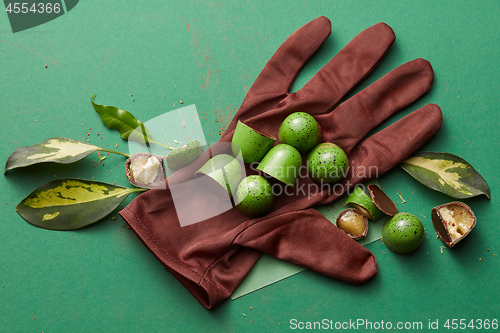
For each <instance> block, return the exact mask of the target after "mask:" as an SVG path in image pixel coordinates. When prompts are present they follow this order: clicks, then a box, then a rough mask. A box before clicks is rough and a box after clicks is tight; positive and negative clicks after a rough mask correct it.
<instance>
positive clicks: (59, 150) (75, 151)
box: [4, 137, 129, 173]
mask: <svg viewBox="0 0 500 333" xmlns="http://www.w3.org/2000/svg"><path fill="white" fill-rule="evenodd" d="M95 151H104V152H110V153H115V154H120V155H123V156H125V157H129V155H128V154H123V153H120V152H117V151H113V150H109V149H104V148H101V147H97V146H94V145H91V144H88V143H84V142H81V141H78V140H73V139H68V138H62V137H57V138H50V139H47V140H45V141H42V142H40V143H38V144H36V145H32V146H27V147H20V148H17V149H16V150H14V152H13V153H12V154H11V155H10V156H9V158H8V159H7V163H5V170H4V173H6V172H7V170H11V169H15V168H20V167H25V166H28V165H33V164H37V163H43V162H55V163H62V164H68V163H73V162H76V161H78V160H81V159H82V158H84V157H86V156H88V155H89V154H91V153H93V152H95Z"/></svg>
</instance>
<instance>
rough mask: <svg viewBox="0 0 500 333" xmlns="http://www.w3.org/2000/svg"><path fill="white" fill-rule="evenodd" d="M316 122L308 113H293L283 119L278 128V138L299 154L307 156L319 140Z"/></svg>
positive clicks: (319, 134)
mask: <svg viewBox="0 0 500 333" xmlns="http://www.w3.org/2000/svg"><path fill="white" fill-rule="evenodd" d="M320 136H321V133H320V129H319V125H318V122H317V121H316V119H314V117H313V116H311V115H310V114H308V113H305V112H295V113H292V114H291V115H289V116H288V117H286V118H285V120H284V121H283V123H281V126H280V128H279V132H278V138H279V140H280V142H281V143H286V144H288V145H290V146H292V147H295V148H297V150H298V151H299V152H300V153H301V154H307V153H308V152H309V151H310V150H311V149H313V148H314V146H316V145H317V144H318V142H319V140H320Z"/></svg>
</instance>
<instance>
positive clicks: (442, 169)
mask: <svg viewBox="0 0 500 333" xmlns="http://www.w3.org/2000/svg"><path fill="white" fill-rule="evenodd" d="M401 167H402V168H403V170H405V171H406V172H408V173H409V174H410V175H411V176H412V177H413V178H415V179H416V180H418V181H419V182H421V183H422V184H424V185H425V186H427V187H430V188H431V189H433V190H436V191H439V192H442V193H445V194H447V195H449V196H451V197H453V198H458V199H464V198H471V197H475V196H478V195H481V194H484V195H485V196H486V197H487V198H488V199H490V189H489V187H488V184H486V181H485V180H484V179H483V177H481V175H480V174H479V173H478V172H477V171H476V170H475V169H474V168H473V167H472V166H471V165H470V164H469V163H467V161H465V160H464V159H462V158H460V157H458V156H456V155H453V154H449V153H438V152H421V153H417V154H415V155H414V156H412V157H410V158H408V159H407V160H405V161H403V163H402V164H401Z"/></svg>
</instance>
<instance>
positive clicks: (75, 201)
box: [16, 179, 144, 230]
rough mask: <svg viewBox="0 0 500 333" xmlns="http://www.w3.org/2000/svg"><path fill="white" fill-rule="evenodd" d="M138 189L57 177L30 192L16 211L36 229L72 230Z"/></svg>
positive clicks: (91, 221)
mask: <svg viewBox="0 0 500 333" xmlns="http://www.w3.org/2000/svg"><path fill="white" fill-rule="evenodd" d="M137 191H144V190H143V189H137V188H126V187H122V186H116V185H111V184H107V183H102V182H97V181H89V180H83V179H57V180H53V181H50V182H48V183H47V184H45V185H42V186H40V187H39V188H37V189H36V190H34V191H33V192H31V193H30V195H28V196H27V197H26V198H24V199H23V200H22V201H21V202H20V203H19V204H18V205H17V206H16V211H17V213H18V214H19V215H21V216H22V217H23V218H24V219H25V220H26V221H28V222H29V223H31V224H32V225H34V226H37V227H39V228H43V229H50V230H74V229H80V228H83V227H85V226H88V225H89V224H92V223H95V222H97V221H99V220H100V219H102V218H103V217H105V216H106V215H108V214H109V213H111V212H112V211H113V210H114V209H115V208H116V207H118V205H120V203H122V201H123V200H125V198H126V197H127V196H128V195H129V194H130V193H132V192H137Z"/></svg>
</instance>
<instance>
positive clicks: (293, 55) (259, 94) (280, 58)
mask: <svg viewBox="0 0 500 333" xmlns="http://www.w3.org/2000/svg"><path fill="white" fill-rule="evenodd" d="M330 33H331V24H330V20H329V19H328V18H326V17H324V16H320V17H318V18H316V19H315V20H313V21H311V22H309V23H307V24H306V25H304V26H303V27H301V28H300V29H298V30H297V31H295V32H294V33H293V34H292V35H290V37H288V38H287V40H285V42H284V43H283V44H282V45H281V46H280V47H279V48H278V50H277V51H276V52H275V53H274V55H273V56H272V57H271V59H270V60H269V61H268V62H267V64H266V65H265V66H264V69H263V70H262V72H261V73H260V74H259V76H258V77H257V79H256V80H255V82H254V84H253V85H252V87H251V88H250V90H249V91H248V94H247V95H246V97H245V99H244V101H243V103H242V104H241V107H240V109H239V110H238V113H237V114H236V116H235V117H234V120H233V122H232V123H231V124H230V125H229V127H228V130H229V131H231V130H232V129H233V128H234V126H236V121H237V120H238V119H239V120H245V119H248V118H249V117H251V116H252V115H255V114H258V113H260V112H262V110H265V109H267V108H269V107H270V105H272V107H274V106H275V105H276V104H277V101H280V100H282V99H283V98H284V97H285V96H286V95H287V94H288V91H289V90H290V86H291V85H292V83H293V81H294V79H295V78H296V77H297V75H298V73H299V72H300V70H301V69H302V67H303V66H304V65H305V63H306V62H307V61H308V60H309V58H311V56H312V55H313V54H314V53H315V52H316V50H317V49H318V48H319V47H320V46H321V45H322V44H323V42H324V41H325V40H326V39H327V38H328V36H330Z"/></svg>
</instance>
